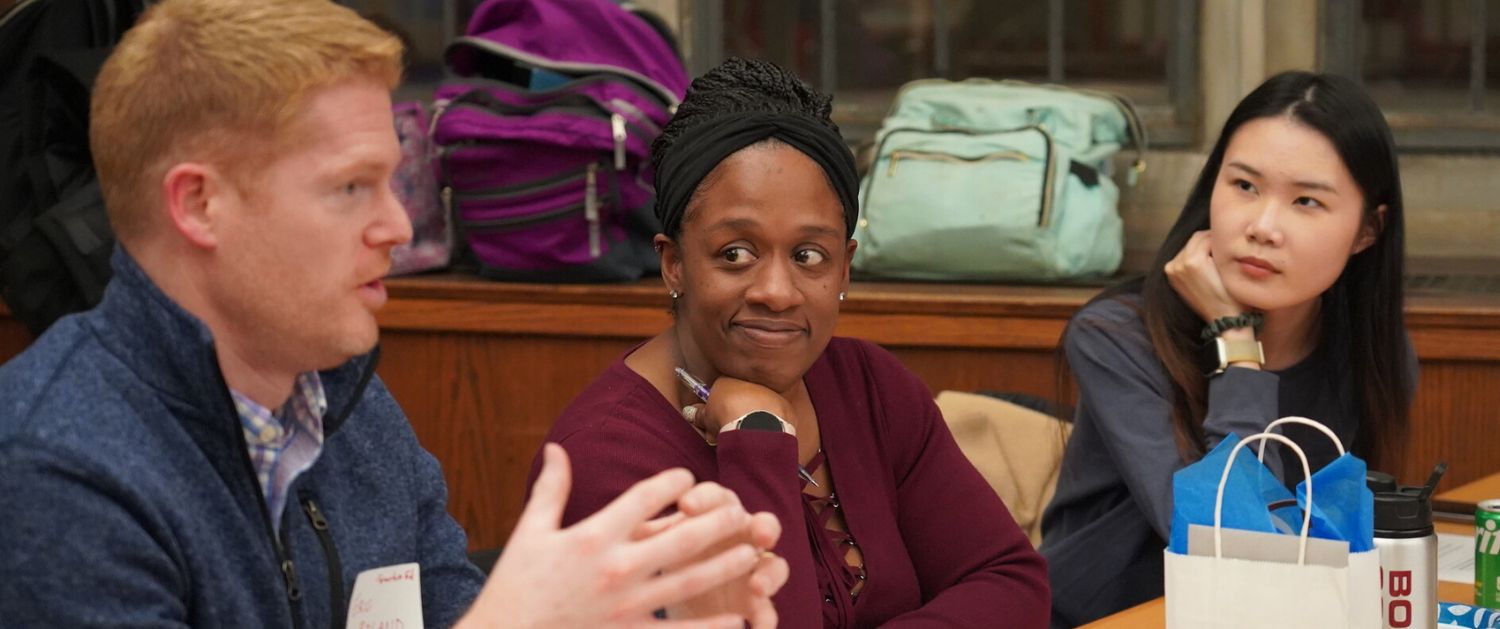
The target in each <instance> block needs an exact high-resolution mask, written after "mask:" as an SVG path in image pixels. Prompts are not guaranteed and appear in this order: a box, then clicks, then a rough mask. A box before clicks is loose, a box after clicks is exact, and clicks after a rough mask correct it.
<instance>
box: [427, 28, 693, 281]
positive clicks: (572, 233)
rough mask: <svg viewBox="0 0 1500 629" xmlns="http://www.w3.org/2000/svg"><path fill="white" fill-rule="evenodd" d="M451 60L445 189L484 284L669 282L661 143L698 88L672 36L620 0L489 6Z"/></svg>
mask: <svg viewBox="0 0 1500 629" xmlns="http://www.w3.org/2000/svg"><path fill="white" fill-rule="evenodd" d="M446 55H447V57H446V60H447V63H448V67H449V68H450V69H451V70H452V71H453V73H454V74H455V75H457V76H458V77H460V78H457V79H453V80H450V81H448V82H446V83H444V84H443V85H441V86H439V87H438V91H437V97H436V109H437V113H436V114H435V116H434V121H433V136H434V141H435V143H436V146H437V150H438V176H439V185H440V186H441V194H442V198H443V201H444V203H445V204H447V205H448V206H449V209H450V211H451V212H452V215H453V216H454V220H455V222H456V225H457V228H458V232H459V234H461V236H462V237H461V238H460V241H461V244H463V245H466V246H467V248H468V250H469V253H470V254H471V255H472V258H473V259H474V261H476V262H477V263H478V265H479V272H480V274H481V275H484V276H486V277H490V278H492V279H498V280H506V281H537V282H600V281H628V280H634V279H638V278H640V277H641V276H643V275H646V274H648V273H654V272H656V270H657V266H658V262H657V257H656V252H655V251H654V249H653V248H652V246H651V238H652V236H654V235H655V234H656V233H657V232H658V231H660V227H659V225H658V224H657V221H656V218H655V215H654V214H653V212H652V208H651V206H652V203H653V198H654V193H653V190H652V184H651V182H652V178H651V172H650V159H649V156H650V152H651V142H652V140H655V139H656V136H657V135H658V134H659V133H661V129H662V127H664V126H666V124H667V120H668V119H670V118H671V116H672V111H673V110H675V109H676V107H677V104H678V103H679V102H681V100H682V96H683V94H684V93H685V92H686V89H687V84H688V78H687V74H686V72H685V71H684V70H683V67H682V62H681V61H680V60H679V59H678V58H677V56H676V55H675V53H673V51H672V48H671V47H670V45H669V44H668V43H667V42H666V41H665V40H663V39H662V37H661V35H659V34H658V33H657V32H656V31H655V30H654V29H653V28H652V27H651V25H649V24H648V23H647V22H646V21H645V20H643V19H641V18H639V17H636V16H635V15H632V14H631V13H629V12H627V11H625V10H624V9H622V8H620V7H618V6H616V5H615V4H613V3H612V2H609V1H608V0H487V1H486V2H484V3H482V4H481V5H480V6H479V7H478V8H477V9H475V11H474V16H473V18H472V19H471V20H470V22H469V27H468V30H467V33H466V34H465V35H464V36H463V37H460V38H458V39H457V40H455V41H454V42H453V43H452V44H450V45H449V46H448V49H447V53H446Z"/></svg>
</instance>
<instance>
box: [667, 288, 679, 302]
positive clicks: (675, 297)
mask: <svg viewBox="0 0 1500 629" xmlns="http://www.w3.org/2000/svg"><path fill="white" fill-rule="evenodd" d="M667 294H668V295H670V296H671V297H672V301H677V298H678V297H681V296H682V293H679V292H677V291H675V290H674V291H670V292H668V293H667Z"/></svg>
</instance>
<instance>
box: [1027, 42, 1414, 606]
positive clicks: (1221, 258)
mask: <svg viewBox="0 0 1500 629" xmlns="http://www.w3.org/2000/svg"><path fill="white" fill-rule="evenodd" d="M1402 213H1403V208H1402V202H1401V182H1400V178H1399V176H1398V173H1397V167H1396V152H1395V147H1394V144H1393V142H1392V140H1391V132H1390V129H1389V127H1388V126H1387V125H1386V123H1385V118H1384V117H1383V116H1382V115H1381V113H1380V110H1379V109H1378V108H1377V107H1376V106H1375V104H1374V103H1373V102H1371V101H1370V99H1369V97H1368V96H1367V95H1366V94H1365V93H1364V92H1363V90H1361V88H1360V87H1359V86H1358V85H1356V84H1355V83H1354V82H1352V81H1350V80H1348V79H1345V78H1342V77H1338V76H1333V75H1326V74H1312V73H1307V72H1287V73H1283V74H1279V75H1277V76H1275V77H1272V78H1271V79H1269V80H1267V81H1266V82H1265V83H1264V84H1262V85H1261V86H1260V87H1258V88H1256V89H1255V91H1253V92H1251V93H1250V94H1249V95H1248V96H1246V97H1245V99H1244V100H1243V101H1241V102H1240V104H1239V105H1238V106H1237V107H1236V108H1235V110H1234V111H1233V113H1231V114H1230V116H1229V120H1228V121H1227V122H1226V123H1225V125H1224V130H1223V132H1222V133H1221V134H1220V136H1219V139H1218V142H1217V143H1216V144H1215V145H1214V148H1213V151H1212V152H1211V153H1210V154H1209V156H1208V161H1207V163H1206V164H1205V165H1204V167H1203V172H1202V173H1201V174H1200V175H1199V177H1198V180H1197V184H1196V185H1195V186H1194V187H1193V190H1192V193H1191V195H1190V196H1189V197H1188V200H1187V203H1186V205H1185V206H1184V207H1183V211H1182V215H1181V216H1180V217H1179V218H1178V219H1177V222H1176V224H1175V225H1174V226H1173V227H1172V229H1171V231H1170V232H1169V233H1168V235H1167V237H1166V241H1165V242H1164V243H1163V245H1162V248H1161V251H1160V252H1159V253H1158V254H1157V257H1156V260H1155V262H1154V263H1153V264H1152V266H1151V268H1150V270H1149V271H1148V272H1147V274H1146V276H1145V277H1144V278H1143V279H1141V280H1136V281H1133V282H1129V283H1126V284H1122V285H1119V286H1116V287H1113V288H1111V289H1108V290H1106V291H1105V292H1104V293H1102V294H1101V295H1099V296H1098V297H1096V298H1095V299H1094V300H1092V301H1091V302H1090V303H1089V304H1088V305H1086V306H1085V307H1084V308H1083V309H1082V310H1081V311H1080V312H1079V313H1078V314H1077V315H1076V316H1075V317H1074V318H1073V320H1072V321H1071V322H1070V323H1069V325H1068V329H1067V331H1066V332H1065V333H1064V338H1063V348H1064V353H1065V358H1066V362H1065V366H1066V368H1067V369H1068V370H1069V371H1071V373H1072V374H1073V375H1074V377H1075V378H1076V382H1077V387H1078V395H1079V397H1078V407H1077V408H1078V410H1077V413H1076V416H1075V428H1074V431H1073V433H1072V437H1071V439H1070V441H1069V443H1068V445H1067V450H1066V453H1065V455H1064V460H1063V466H1062V472H1061V475H1060V478H1059V481H1058V488H1057V494H1056V496H1055V498H1054V499H1053V501H1052V504H1051V505H1050V506H1049V507H1048V509H1047V512H1046V514H1045V516H1044V518H1043V542H1042V548H1041V551H1042V554H1043V555H1044V556H1046V558H1047V560H1048V567H1049V569H1050V573H1051V583H1052V591H1053V619H1052V624H1053V626H1054V627H1073V626H1077V625H1079V624H1083V623H1086V622H1088V621H1090V620H1093V619H1096V618H1099V617H1101V616H1105V615H1108V614H1110V613H1113V612H1115V611H1118V610H1121V609H1124V608H1126V607H1129V606H1132V605H1135V604H1137V603H1140V602H1143V601H1146V600H1150V599H1152V598H1155V597H1158V596H1161V594H1162V587H1163V586H1162V581H1163V573H1162V549H1163V548H1165V546H1166V539H1167V535H1168V531H1169V529H1170V526H1171V517H1172V473H1173V472H1174V471H1176V470H1178V469H1180V468H1181V467H1183V466H1184V465H1186V464H1188V463H1190V462H1192V461H1194V460H1197V459H1198V458H1200V457H1201V456H1202V455H1203V454H1204V453H1205V452H1207V451H1208V450H1209V449H1211V448H1213V447H1214V446H1215V445H1217V444H1218V443H1219V441H1221V440H1222V439H1224V438H1225V437H1227V436H1228V435H1229V434H1231V433H1233V434H1237V435H1239V436H1241V437H1244V436H1247V435H1249V434H1254V433H1258V432H1261V430H1262V429H1263V428H1264V427H1265V425H1266V424H1268V423H1270V422H1271V421H1272V420H1274V419H1276V418H1278V417H1281V416H1285V415H1301V416H1306V417H1311V418H1313V419H1316V420H1318V421H1320V422H1323V423H1325V424H1327V425H1328V426H1329V427H1330V428H1332V429H1333V430H1334V431H1335V432H1336V433H1337V434H1338V435H1339V437H1340V439H1341V440H1342V441H1343V442H1344V443H1345V444H1346V445H1348V446H1349V447H1350V448H1351V449H1352V450H1353V451H1354V452H1355V453H1356V454H1358V455H1360V456H1361V457H1363V458H1365V459H1366V460H1368V461H1374V460H1379V458H1380V457H1381V456H1382V454H1383V453H1385V452H1389V451H1390V449H1391V448H1392V447H1393V444H1394V442H1395V440H1396V439H1397V438H1399V436H1400V435H1401V434H1402V432H1403V431H1404V430H1405V428H1406V425H1407V414H1408V410H1409V407H1410V403H1411V397H1412V393H1413V390H1414V388H1415V380H1416V363H1415V358H1414V356H1413V353H1412V351H1411V348H1410V343H1409V342H1408V340H1407V337H1406V331H1405V326H1404V323H1403V319H1402V289H1401V286H1402V284H1401V281H1402V262H1403V255H1404V251H1403V247H1404V243H1403V227H1402ZM1286 433H1287V434H1288V436H1289V437H1291V438H1292V439H1293V440H1295V441H1296V442H1297V443H1298V444H1299V445H1300V446H1301V447H1302V448H1303V449H1304V450H1306V452H1307V454H1308V456H1309V458H1310V459H1311V462H1312V464H1313V469H1317V468H1319V467H1322V466H1323V465H1325V464H1327V463H1328V462H1329V461H1331V460H1333V458H1334V457H1335V456H1337V453H1336V451H1335V450H1334V446H1333V444H1332V443H1330V442H1329V440H1328V439H1327V438H1326V437H1324V436H1322V435H1320V434H1317V433H1314V432H1312V431H1310V430H1309V429H1305V428H1303V427H1300V426H1297V427H1293V428H1291V429H1288V430H1287V431H1286ZM1268 464H1270V465H1271V466H1272V468H1273V469H1275V468H1284V469H1285V470H1287V473H1286V474H1283V476H1282V477H1283V479H1284V480H1285V482H1286V483H1287V484H1288V485H1289V486H1290V485H1293V484H1295V483H1297V482H1299V481H1300V480H1301V478H1300V470H1298V473H1296V474H1293V473H1292V470H1293V469H1294V468H1296V467H1297V466H1293V465H1282V464H1281V461H1279V460H1275V459H1274V458H1273V459H1271V460H1268Z"/></svg>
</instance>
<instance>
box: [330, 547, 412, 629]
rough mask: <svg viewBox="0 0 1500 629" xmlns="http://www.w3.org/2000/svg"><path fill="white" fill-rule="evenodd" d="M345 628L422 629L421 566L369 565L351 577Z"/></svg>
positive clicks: (409, 564)
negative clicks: (351, 592) (352, 587)
mask: <svg viewBox="0 0 1500 629" xmlns="http://www.w3.org/2000/svg"><path fill="white" fill-rule="evenodd" d="M344 626H345V627H346V628H347V629H423V628H422V567H421V566H420V565H418V564H415V563H403V564H396V565H394V566H386V567H384V568H372V569H369V570H366V571H364V572H361V573H359V576H358V577H355V578H354V595H353V596H351V597H349V620H348V621H347V622H346V623H345V624H344Z"/></svg>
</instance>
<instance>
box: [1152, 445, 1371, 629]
mask: <svg viewBox="0 0 1500 629" xmlns="http://www.w3.org/2000/svg"><path fill="white" fill-rule="evenodd" d="M1264 440H1272V441H1278V442H1281V443H1283V444H1285V445H1286V446H1288V447H1289V448H1291V449H1292V451H1293V452H1295V453H1296V454H1297V457H1298V459H1299V460H1300V461H1301V462H1302V470H1303V475H1304V477H1306V478H1308V479H1309V481H1308V482H1307V496H1308V501H1309V503H1311V501H1312V499H1313V493H1312V490H1313V487H1312V483H1311V480H1310V479H1311V477H1312V474H1311V473H1310V471H1309V469H1308V464H1307V456H1306V455H1305V454H1304V453H1303V452H1302V449H1301V448H1299V447H1297V445H1296V444H1295V443H1293V442H1292V441H1291V440H1290V439H1287V438H1286V437H1283V436H1281V435H1276V434H1271V433H1261V434H1259V435H1254V436H1251V437H1249V438H1247V439H1245V440H1244V441H1241V442H1240V443H1238V444H1236V445H1235V447H1234V449H1233V450H1232V451H1231V452H1230V454H1229V460H1228V462H1227V463H1226V465H1225V471H1224V475H1223V477H1222V478H1221V480H1220V484H1219V493H1218V496H1217V500H1216V503H1215V505H1214V509H1215V513H1214V526H1213V527H1212V528H1211V530H1210V531H1208V532H1210V533H1211V535H1207V534H1205V532H1204V531H1199V532H1198V533H1196V534H1195V535H1190V539H1191V538H1192V537H1196V538H1198V539H1199V540H1200V543H1198V544H1192V545H1190V549H1189V552H1188V554H1179V553H1174V552H1172V551H1171V550H1164V551H1162V552H1163V553H1165V563H1166V595H1167V601H1166V602H1167V627H1168V629H1261V628H1264V629H1273V628H1274V629H1343V628H1351V629H1352V628H1356V627H1357V628H1359V629H1368V628H1369V627H1374V626H1378V596H1379V594H1378V591H1377V592H1376V597H1377V598H1376V601H1377V604H1376V605H1375V606H1373V607H1370V608H1369V609H1365V607H1369V605H1368V600H1367V599H1368V596H1367V594H1366V593H1365V592H1363V591H1355V592H1354V593H1352V595H1351V587H1350V586H1351V557H1358V555H1364V554H1368V553H1357V554H1356V555H1350V553H1349V551H1348V544H1347V543H1346V542H1341V541H1333V540H1309V539H1308V537H1307V531H1308V528H1309V527H1308V523H1309V519H1310V517H1311V510H1310V509H1309V510H1305V511H1304V513H1303V521H1302V527H1301V533H1300V534H1299V535H1297V536H1291V535H1276V534H1269V533H1258V532H1250V531H1234V530H1225V529H1223V528H1222V518H1221V512H1222V508H1223V500H1224V493H1223V492H1224V481H1225V480H1227V479H1228V476H1229V469H1230V466H1231V465H1232V464H1233V462H1234V458H1235V457H1236V456H1238V455H1239V453H1240V450H1242V449H1243V448H1244V447H1245V446H1246V445H1247V444H1249V443H1252V442H1255V441H1264ZM1195 528H1197V527H1195ZM1209 537H1211V538H1212V544H1208V543H1206V542H1205V541H1201V540H1206V539H1208V538H1209ZM1309 542H1312V543H1309ZM1190 543H1191V542H1190ZM1355 563H1360V564H1361V565H1360V567H1359V568H1358V569H1359V570H1361V571H1363V570H1365V568H1364V567H1363V562H1362V561H1361V560H1358V559H1356V560H1355ZM1377 565H1378V564H1377ZM1359 578H1360V577H1357V576H1356V577H1355V583H1358V581H1359ZM1371 582H1372V583H1377V584H1378V574H1377V575H1376V576H1375V577H1372V581H1371ZM1356 590H1358V588H1356ZM1351 596H1352V598H1351ZM1370 612H1374V613H1375V615H1373V616H1372V615H1371V613H1370ZM1371 621H1373V622H1375V623H1377V624H1373V625H1372V624H1369V623H1370V622H1371Z"/></svg>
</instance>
